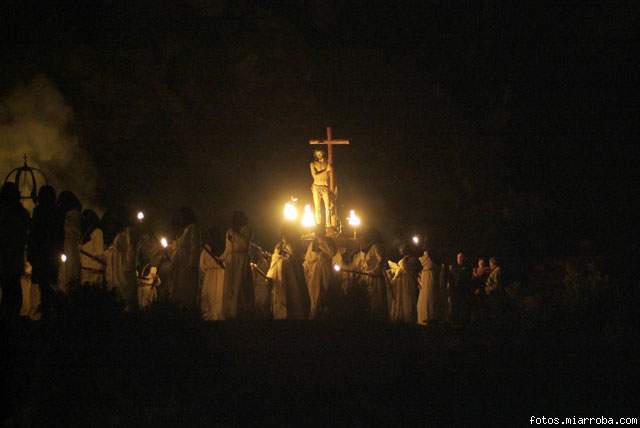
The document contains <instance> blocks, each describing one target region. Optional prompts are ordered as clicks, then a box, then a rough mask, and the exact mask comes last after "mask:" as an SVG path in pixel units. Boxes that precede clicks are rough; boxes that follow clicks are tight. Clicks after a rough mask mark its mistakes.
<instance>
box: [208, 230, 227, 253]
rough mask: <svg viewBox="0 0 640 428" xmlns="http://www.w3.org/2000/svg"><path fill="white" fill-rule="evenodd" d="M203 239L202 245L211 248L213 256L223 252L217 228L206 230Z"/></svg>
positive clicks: (222, 244) (222, 241)
mask: <svg viewBox="0 0 640 428" xmlns="http://www.w3.org/2000/svg"><path fill="white" fill-rule="evenodd" d="M203 239H204V243H205V244H207V245H208V246H209V248H211V252H212V253H213V254H220V253H222V252H223V251H224V239H223V238H222V234H221V233H220V229H218V227H217V226H211V227H209V228H207V230H206V232H205V233H204V237H203Z"/></svg>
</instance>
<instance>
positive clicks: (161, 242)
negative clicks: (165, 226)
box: [160, 238, 169, 248]
mask: <svg viewBox="0 0 640 428" xmlns="http://www.w3.org/2000/svg"><path fill="white" fill-rule="evenodd" d="M160 245H162V248H167V247H168V246H169V242H167V238H160Z"/></svg>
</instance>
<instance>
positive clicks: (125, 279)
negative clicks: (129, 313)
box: [105, 226, 137, 310]
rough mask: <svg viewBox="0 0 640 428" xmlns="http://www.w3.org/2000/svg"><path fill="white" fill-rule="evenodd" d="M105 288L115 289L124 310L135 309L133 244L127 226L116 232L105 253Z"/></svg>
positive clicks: (135, 285) (135, 283)
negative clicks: (123, 305) (123, 304)
mask: <svg viewBox="0 0 640 428" xmlns="http://www.w3.org/2000/svg"><path fill="white" fill-rule="evenodd" d="M105 260H106V262H107V267H106V272H105V276H106V282H107V287H108V288H110V289H115V290H116V291H117V292H118V294H120V296H121V297H122V299H123V300H124V303H125V309H127V310H135V309H136V308H137V278H136V268H135V243H134V239H133V234H132V232H131V228H130V227H129V226H127V227H124V228H123V229H122V230H120V232H118V233H117V234H116V236H115V238H114V239H113V242H112V243H111V245H110V246H109V248H108V249H107V250H106V252H105Z"/></svg>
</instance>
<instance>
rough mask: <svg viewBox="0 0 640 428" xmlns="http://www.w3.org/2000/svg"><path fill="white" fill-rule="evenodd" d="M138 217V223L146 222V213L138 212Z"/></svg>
mask: <svg viewBox="0 0 640 428" xmlns="http://www.w3.org/2000/svg"><path fill="white" fill-rule="evenodd" d="M136 217H138V221H142V220H144V213H143V212H142V211H138V215H137V216H136Z"/></svg>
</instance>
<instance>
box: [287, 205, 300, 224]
mask: <svg viewBox="0 0 640 428" xmlns="http://www.w3.org/2000/svg"><path fill="white" fill-rule="evenodd" d="M284 218H285V220H288V221H294V220H295V219H297V218H298V210H297V209H296V207H295V205H293V204H292V203H290V202H287V203H286V204H284Z"/></svg>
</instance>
